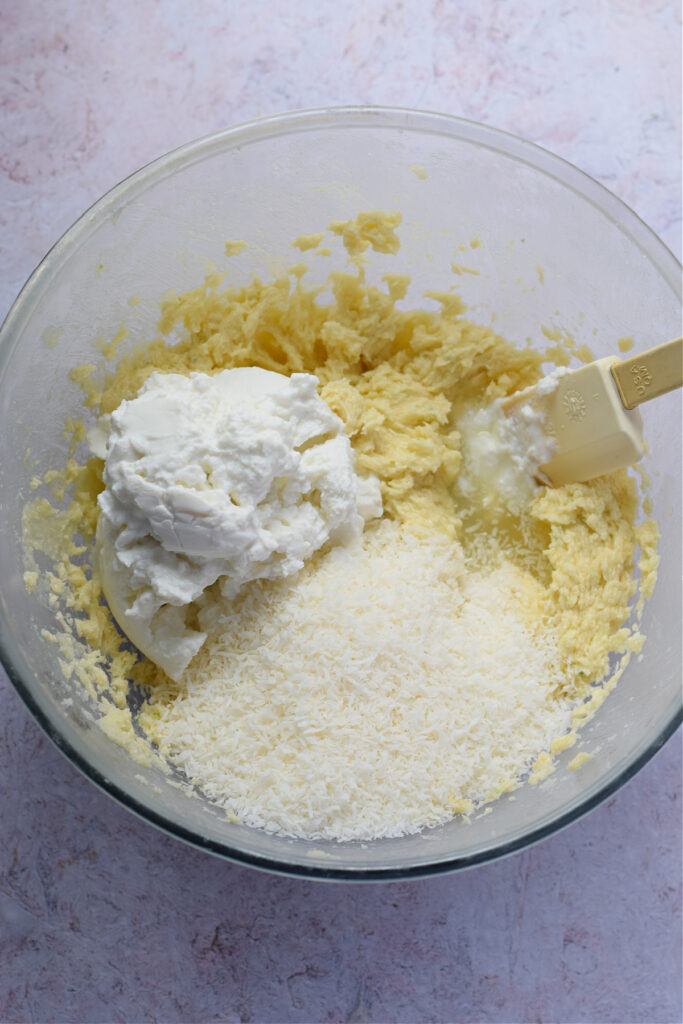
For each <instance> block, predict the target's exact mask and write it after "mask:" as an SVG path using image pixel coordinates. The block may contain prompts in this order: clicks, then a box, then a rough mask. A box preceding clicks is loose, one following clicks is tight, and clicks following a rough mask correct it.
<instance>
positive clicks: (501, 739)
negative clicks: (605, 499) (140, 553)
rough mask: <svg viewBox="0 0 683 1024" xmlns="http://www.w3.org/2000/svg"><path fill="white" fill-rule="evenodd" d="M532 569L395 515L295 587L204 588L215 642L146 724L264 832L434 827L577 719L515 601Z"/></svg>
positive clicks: (484, 794)
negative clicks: (481, 562) (495, 559)
mask: <svg viewBox="0 0 683 1024" xmlns="http://www.w3.org/2000/svg"><path fill="white" fill-rule="evenodd" d="M523 576H524V574H523V573H522V572H521V571H520V570H518V569H515V568H514V567H513V566H512V565H511V564H509V563H508V564H507V565H505V566H503V567H502V568H499V569H496V570H494V571H493V572H481V571H473V570H472V569H467V568H466V567H465V565H464V562H463V556H462V552H461V549H460V547H459V545H457V544H453V543H452V542H449V541H447V540H446V539H445V538H439V537H438V536H432V537H431V538H424V537H417V536H416V535H414V534H412V533H410V532H409V531H408V530H407V529H405V528H404V529H401V528H399V527H398V526H397V525H396V524H395V523H392V522H389V521H386V520H385V521H383V522H381V523H380V524H379V525H378V526H376V527H372V528H369V529H366V535H365V536H364V538H363V539H362V541H358V542H356V544H355V545H353V546H352V547H350V548H339V549H335V550H333V551H331V552H329V553H327V554H326V555H325V556H324V557H321V558H316V559H315V560H314V562H313V564H311V565H309V566H308V567H306V568H305V569H304V570H303V571H302V573H300V574H299V576H298V577H296V579H294V580H283V581H277V582H262V581H257V582H255V583H252V584H250V585H249V587H248V588H247V589H246V590H245V592H244V593H243V594H242V595H241V596H240V597H239V598H238V599H237V600H236V601H235V602H234V604H233V605H232V606H226V605H225V603H224V602H221V601H220V600H216V601H211V600H210V598H209V597H208V596H207V598H206V599H205V606H204V610H203V622H202V625H203V627H204V628H206V629H207V630H208V631H209V634H210V635H209V639H208V640H207V643H206V645H205V648H204V649H203V650H202V652H201V653H200V654H199V656H198V657H197V658H196V659H195V661H194V662H193V663H192V664H191V665H190V667H189V668H188V670H187V671H186V673H185V676H184V678H183V683H182V685H181V686H180V687H179V688H177V689H176V691H175V694H176V695H175V697H174V698H173V697H172V698H171V699H170V700H169V694H168V693H163V692H161V693H159V694H158V695H157V697H156V698H153V699H154V703H153V704H152V707H151V708H150V709H149V711H148V715H149V718H148V719H147V720H146V722H147V724H148V727H149V731H150V733H151V734H152V735H153V736H154V738H155V739H156V740H157V742H158V743H159V744H160V747H161V750H162V753H164V754H165V755H166V756H168V757H169V758H170V759H171V760H172V761H173V762H174V763H175V764H176V765H178V766H180V767H181V768H182V769H183V770H184V771H185V772H186V774H187V775H188V777H189V778H191V779H192V780H193V782H194V783H195V784H196V785H197V786H199V787H200V788H201V789H202V790H203V792H204V793H205V794H206V795H207V796H208V797H209V798H210V799H212V800H215V801H216V802H218V803H219V804H222V805H223V806H225V807H226V808H227V809H229V810H230V811H231V812H232V813H235V814H237V815H238V817H239V818H240V819H241V820H242V821H243V822H245V823H246V824H248V825H252V826H257V827H261V828H264V829H266V830H267V831H269V832H281V833H285V834H288V835H293V836H299V837H305V838H307V839H317V838H337V839H343V840H349V839H373V838H378V837H382V836H384V837H388V836H397V835H400V834H404V833H411V832H416V831H418V830H419V829H421V828H423V827H424V826H425V825H427V826H433V825H437V824H439V823H441V822H444V821H446V820H448V819H449V818H451V817H452V816H453V814H454V813H456V812H457V811H458V810H459V809H462V807H464V806H467V807H468V808H470V809H471V807H472V806H473V805H472V801H473V800H474V801H478V800H482V801H483V800H486V799H487V798H492V797H493V796H495V795H498V794H499V793H500V792H503V791H505V790H506V789H509V788H512V786H514V785H515V784H516V782H517V780H518V779H519V777H520V775H521V774H522V773H524V771H525V770H526V769H528V768H529V767H530V766H531V764H532V762H533V760H534V758H535V757H536V756H537V755H538V752H539V751H540V750H543V749H545V748H547V747H548V745H549V743H550V742H551V740H552V739H553V738H554V737H556V736H557V735H558V734H560V733H562V732H563V731H564V730H565V729H566V728H568V726H569V724H570V704H569V702H568V701H566V700H564V699H562V698H560V697H558V696H556V694H557V692H558V688H559V684H560V683H561V682H562V678H561V672H560V669H559V668H558V666H559V664H560V661H561V659H560V658H559V656H558V651H557V646H556V642H555V638H554V636H553V634H552V631H551V630H548V629H547V627H545V628H544V629H543V631H541V630H538V629H534V628H532V627H530V625H529V624H528V623H527V622H526V621H525V620H524V618H523V615H522V613H521V612H520V610H519V606H520V602H519V591H520V588H523V587H524V578H523ZM418 595H419V596H418ZM157 716H158V717H157ZM463 800H464V803H463Z"/></svg>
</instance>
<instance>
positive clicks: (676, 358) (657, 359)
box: [610, 337, 683, 409]
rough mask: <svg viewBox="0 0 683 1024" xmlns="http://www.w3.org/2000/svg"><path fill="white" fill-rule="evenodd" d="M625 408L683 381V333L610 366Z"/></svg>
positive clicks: (676, 386)
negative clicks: (682, 335)
mask: <svg viewBox="0 0 683 1024" xmlns="http://www.w3.org/2000/svg"><path fill="white" fill-rule="evenodd" d="M610 370H611V371H612V376H613V377H614V380H615V383H616V385H617V388H618V390H619V395H620V396H621V400H622V402H623V404H624V408H625V409H635V407H636V406H637V405H640V404H641V403H642V402H649V401H650V399H651V398H657V397H658V396H659V395H665V394H666V392H667V391H673V390H674V388H680V387H681V385H683V337H681V338H674V339H673V341H665V342H664V344H663V345H657V346H656V348H650V349H648V350H647V352H641V353H640V354H639V355H637V356H632V357H631V358H630V359H622V360H620V361H619V362H618V363H613V364H612V366H611V367H610Z"/></svg>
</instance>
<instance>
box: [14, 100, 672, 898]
mask: <svg viewBox="0 0 683 1024" xmlns="http://www.w3.org/2000/svg"><path fill="white" fill-rule="evenodd" d="M348 127H359V128H364V129H369V128H375V129H380V128H389V129H392V130H396V129H403V130H405V131H419V132H420V133H421V134H424V133H425V132H427V133H429V134H441V135H444V136H447V137H450V138H458V139H461V140H464V141H468V142H472V143H475V144H477V145H479V146H482V147H485V148H488V149H492V150H494V151H496V152H501V151H503V152H504V153H505V155H506V156H508V157H512V158H514V159H517V160H520V161H522V162H524V163H528V164H531V165H532V166H533V167H534V168H535V169H536V170H540V171H541V172H543V173H544V174H546V175H547V176H549V177H551V178H554V179H555V180H557V181H559V182H560V183H561V184H562V185H563V186H564V187H566V188H569V189H571V190H572V191H574V192H576V193H577V194H579V195H580V196H581V198H582V199H583V200H585V201H587V202H589V203H590V204H591V205H593V206H595V207H596V208H598V209H599V210H600V212H601V214H602V215H603V216H607V217H609V218H610V219H611V220H613V221H614V222H615V223H616V222H618V225H619V229H620V230H621V231H622V233H623V234H624V235H625V236H627V237H628V238H629V239H630V240H631V241H632V242H633V243H634V244H635V245H636V246H637V247H638V248H639V249H640V250H641V251H643V252H644V253H645V254H646V255H647V257H648V258H649V259H650V261H651V262H652V263H653V264H654V266H655V267H656V268H657V270H658V271H659V273H660V275H661V276H662V277H663V278H664V280H666V281H667V283H668V284H669V286H670V287H671V288H672V290H673V291H674V292H675V293H676V294H678V295H680V273H681V265H680V263H679V261H678V260H677V259H676V257H675V256H674V254H673V253H672V252H671V251H670V249H669V248H668V247H667V246H666V243H664V242H663V241H662V240H661V239H660V238H659V237H658V236H657V235H656V233H655V232H654V231H653V230H652V229H651V228H650V227H649V226H648V225H647V224H646V223H645V222H644V221H643V220H642V219H641V218H640V217H639V216H638V214H637V213H635V212H634V211H633V210H632V209H631V208H630V207H629V206H628V205H627V204H626V203H625V202H623V201H622V200H621V199H619V198H618V197H617V196H615V195H614V194H613V193H612V192H610V191H609V190H608V189H607V188H606V187H605V186H604V185H602V184H600V183H599V182H598V181H596V180H595V179H594V178H592V177H591V176H590V175H589V174H587V173H586V172H584V171H582V170H580V169H579V168H578V167H576V166H575V165H574V164H571V163H569V162H568V161H567V160H565V159H563V158H562V157H560V156H557V155H556V154H554V153H552V152H550V151H549V150H546V149H544V148H542V147H541V146H539V145H537V144H536V143H533V142H529V141H527V140H525V139H523V138H520V137H519V136H517V135H514V134H512V133H510V132H507V131H504V130H502V129H499V128H495V127H492V126H489V125H484V124H481V123H479V122H476V121H472V120H469V119H466V118H462V117H456V116H454V115H451V114H444V113H438V112H434V111H425V110H415V109H411V108H408V107H392V106H358V105H355V106H331V107H313V108H303V109H297V110H291V111H287V112H284V113H280V114H272V115H268V116H266V117H260V118H256V119H251V120H248V121H244V122H241V123H239V124H236V125H234V126H231V127H228V128H224V129H221V130H219V131H216V132H212V133H209V134H207V135H203V136H201V137H199V138H197V139H195V140H192V141H190V142H188V143H185V144H183V145H181V146H179V147H177V148H175V149H173V150H171V151H169V152H168V153H166V154H163V155H162V156H159V157H157V158H155V159H154V160H152V161H150V162H149V163H147V164H145V165H143V166H142V167H141V168H139V169H138V170H136V171H134V172H133V173H132V174H130V175H128V176H126V177H125V178H123V179H122V180H121V181H120V182H118V183H117V184H116V185H114V186H113V187H112V188H111V189H109V190H108V191H107V192H105V193H104V194H103V195H102V196H101V197H100V198H99V199H98V200H96V201H95V202H94V203H93V204H92V205H90V206H89V207H88V208H87V209H86V210H85V211H84V212H83V213H82V214H81V215H80V217H78V219H77V220H76V221H74V223H73V224H72V225H71V226H70V227H69V228H67V230H66V231H65V232H64V233H63V234H62V235H61V237H60V238H59V239H58V240H57V241H56V242H55V244H54V245H53V246H52V247H51V248H50V249H49V250H48V252H47V253H46V254H45V256H44V257H43V258H42V260H41V261H40V262H39V263H38V265H37V267H36V268H35V270H34V271H33V272H32V274H31V275H30V276H29V277H28V279H27V280H26V283H25V284H24V286H23V287H22V289H21V291H20V292H19V295H18V296H17V298H16V299H15V301H14V303H13V304H12V306H11V307H10V309H9V311H8V313H7V316H6V317H5V319H4V322H3V323H2V326H0V375H1V372H2V366H3V363H5V362H6V360H7V358H8V356H9V354H10V353H11V351H12V350H13V345H12V344H11V340H12V334H13V333H14V328H15V326H16V325H18V324H19V322H20V321H21V320H22V318H24V317H25V316H26V315H27V311H28V312H29V313H30V307H31V299H32V293H33V291H34V290H35V289H36V288H37V287H38V286H39V285H40V284H41V281H42V278H44V277H48V278H49V276H50V274H51V272H52V270H53V268H56V266H57V265H58V264H59V262H60V261H61V258H62V255H64V254H66V253H68V252H69V250H70V249H71V248H72V247H74V246H76V245H80V244H81V243H82V241H83V240H84V238H85V237H87V235H88V233H89V230H90V229H91V228H95V227H96V226H97V223H98V220H99V217H100V215H101V214H103V213H105V212H107V213H109V212H110V210H111V207H112V206H116V205H122V201H128V200H129V198H130V193H136V192H137V193H138V194H140V193H141V192H143V191H145V190H146V188H147V187H148V186H149V185H151V184H153V183H156V182H158V181H159V180H163V178H165V177H168V176H169V175H171V174H173V173H174V171H175V170H176V169H177V168H178V167H180V166H188V165H189V164H191V163H194V162H196V161H198V160H202V159H205V158H207V157H208V156H210V155H211V154H212V152H214V151H221V150H223V149H225V148H226V147H231V146H239V145H247V144H250V143H252V142H257V141H262V140H263V139H265V138H267V137H268V136H271V137H274V136H277V135H289V134H294V133H297V132H304V131H314V130H316V129H318V128H325V129H326V130H330V129H342V128H348ZM624 221H626V224H625V223H624ZM636 236H637V237H636ZM18 335H19V331H17V332H16V336H17V337H18ZM8 639H9V640H10V642H9V643H8ZM11 646H12V643H11V635H10V633H9V630H8V629H7V626H6V623H5V621H4V615H3V612H2V609H1V608H0V662H1V663H2V664H3V665H4V667H5V670H6V673H7V676H8V678H9V680H10V681H11V683H12V685H13V686H14V688H15V690H16V691H17V693H18V695H19V696H20V698H21V699H22V701H23V703H24V704H25V705H26V707H27V708H28V710H29V712H30V713H31V715H32V716H33V718H34V719H35V721H36V722H37V723H38V725H39V726H40V727H41V728H42V730H43V731H44V732H45V734H46V735H47V736H48V738H49V739H50V740H51V741H52V742H53V743H54V745H55V746H56V747H57V749H58V750H59V751H60V753H62V754H63V755H64V757H66V758H67V760H68V761H70V762H71V764H73V765H74V766H75V767H76V768H77V769H78V770H79V771H80V772H81V773H82V774H83V775H84V776H85V777H86V778H88V779H89V780H90V781H92V782H93V783H95V785H96V786H97V787H98V788H99V789H101V790H103V791H104V792H105V793H107V794H108V795H109V796H110V797H112V798H113V799H114V800H116V801H117V803H119V804H121V805H122V806H123V807H125V808H126V809H127V810H129V811H132V812H133V813H134V814H135V815H136V816H137V817H139V818H142V819H143V820H144V821H146V822H149V823H150V824H152V825H154V826H155V827H156V828H158V829H159V830H161V831H162V832H165V833H166V834H167V835H170V836H173V837H175V838H178V839H181V840H183V841H184V842H185V843H187V844H189V845H191V846H194V847H195V848H197V849H201V850H205V851H206V852H208V853H211V854H214V855H215V856H218V857H221V858H222V859H224V860H228V861H231V862H234V863H237V864H242V865H244V866H249V867H253V868H257V869H260V870H264V871H268V872H270V873H275V874H280V875H285V876H289V877H299V878H309V879H318V880H328V881H351V882H363V881H365V882H376V881H396V880H408V879H412V878H421V877H429V876H434V875H440V874H446V873H449V872H453V871H456V870H462V869H466V868H472V867H476V866H478V865H480V864H485V863H488V862H491V861H494V860H498V859H501V858H503V857H507V856H510V855H512V854H514V853H516V852H518V851H520V850H522V849H525V848H526V847H528V846H531V845H533V844H535V843H538V842H541V841H542V840H543V839H546V838H548V837H549V836H551V835H553V834H554V833H556V832H559V831H560V830H562V829H564V828H567V827H568V826H569V825H571V824H572V823H573V822H575V821H578V820H579V819H580V818H582V817H583V816H584V815H586V814H588V813H589V812H590V811H591V810H593V809H594V808H595V807H597V806H598V805H599V804H601V803H602V802H603V801H604V800H607V799H608V798H609V797H610V796H612V795H613V794H614V793H615V792H616V791H617V790H618V789H620V788H621V787H622V786H623V785H624V784H625V783H626V782H628V781H629V780H630V779H631V778H633V776H634V775H636V773H637V772H639V771H640V770H641V769H642V768H643V767H644V766H645V765H646V764H647V763H648V761H650V759H651V758H652V757H653V756H654V755H655V754H656V753H657V751H658V750H660V749H661V747H663V746H664V744H665V743H666V742H667V740H668V739H669V738H670V737H671V736H672V735H673V734H674V733H675V731H676V730H677V729H678V727H679V726H680V724H681V723H682V722H683V694H682V695H681V701H680V702H679V707H678V708H677V709H675V710H674V713H673V715H672V716H671V718H670V720H669V721H668V722H667V723H666V725H665V726H664V728H663V729H662V730H661V731H660V733H659V734H658V735H657V736H656V737H655V738H654V739H653V740H652V742H651V743H650V744H649V745H648V746H647V748H646V749H645V750H643V751H642V752H641V754H640V755H639V756H638V757H636V758H634V760H632V761H631V762H630V763H629V764H628V765H626V766H625V767H624V768H623V769H621V770H620V771H617V772H616V773H615V774H614V776H613V777H612V778H609V779H607V780H606V781H605V782H604V783H603V785H602V786H601V787H599V788H598V789H597V790H596V791H595V792H594V793H593V794H592V795H590V796H588V797H586V798H584V799H583V800H582V801H581V802H580V803H579V804H578V805H574V806H572V807H571V808H570V809H569V810H567V811H566V812H564V813H561V814H558V815H557V817H555V818H553V819H552V821H550V822H547V823H545V824H544V825H542V826H539V827H537V828H534V829H531V830H529V831H528V832H526V833H524V834H523V835H520V836H518V837H517V838H515V839H512V840H508V841H507V842H503V843H500V844H498V845H496V846H491V847H488V848H486V849H484V850H483V851H481V852H479V853H474V854H468V855H464V856H463V855H461V856H456V857H452V858H448V859H444V860H438V861H433V862H428V863H421V864H416V865H413V866H408V867H405V866H402V867H378V868H350V867H349V868H347V867H333V868H327V867H323V866H319V865H315V864H304V863H296V862H287V861H283V860H278V859H277V858H270V857H263V856H260V855H256V854H251V853H249V852H247V851H245V850H242V849H237V848H234V847H231V846H228V845H227V844H225V843H221V842H218V841H216V840H213V839H209V838H207V837H205V836H201V835H199V834H198V833H196V832H193V831H192V830H190V829H187V828H185V827H184V826H182V825H180V824H179V823H178V822H176V821H173V820H172V819H170V818H168V817H166V816H165V815H163V814H160V813H158V812H157V811H155V810H154V809H153V808H152V807H151V806H149V805H147V804H144V803H142V802H141V801H139V800H137V799H136V798H135V797H133V796H132V795H131V794H130V793H128V792H127V791H126V790H125V789H123V788H122V787H120V786H118V785H117V784H116V783H115V782H113V781H112V780H111V779H109V778H107V777H105V776H104V775H103V774H102V773H101V772H100V771H99V769H97V768H96V767H95V766H94V765H92V764H91V763H90V762H89V761H88V760H87V759H86V758H85V757H83V756H82V755H81V754H80V753H79V752H78V751H77V750H76V749H75V748H74V747H73V745H72V744H71V743H70V742H69V741H68V740H67V739H66V738H65V737H64V736H63V735H62V733H61V732H60V730H59V728H58V727H57V726H56V725H55V723H54V722H53V721H52V720H51V719H50V716H49V715H48V714H47V713H46V712H45V711H44V710H43V709H42V708H41V707H40V705H39V704H38V702H37V701H36V700H35V698H34V696H33V694H32V692H31V690H30V688H29V687H28V685H27V683H26V682H25V680H24V675H26V676H31V677H33V673H32V672H30V670H29V669H28V666H27V665H25V663H23V658H22V656H21V652H20V651H17V652H16V655H13V654H11V653H10V649H9V648H10V647H11ZM22 670H23V671H22Z"/></svg>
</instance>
